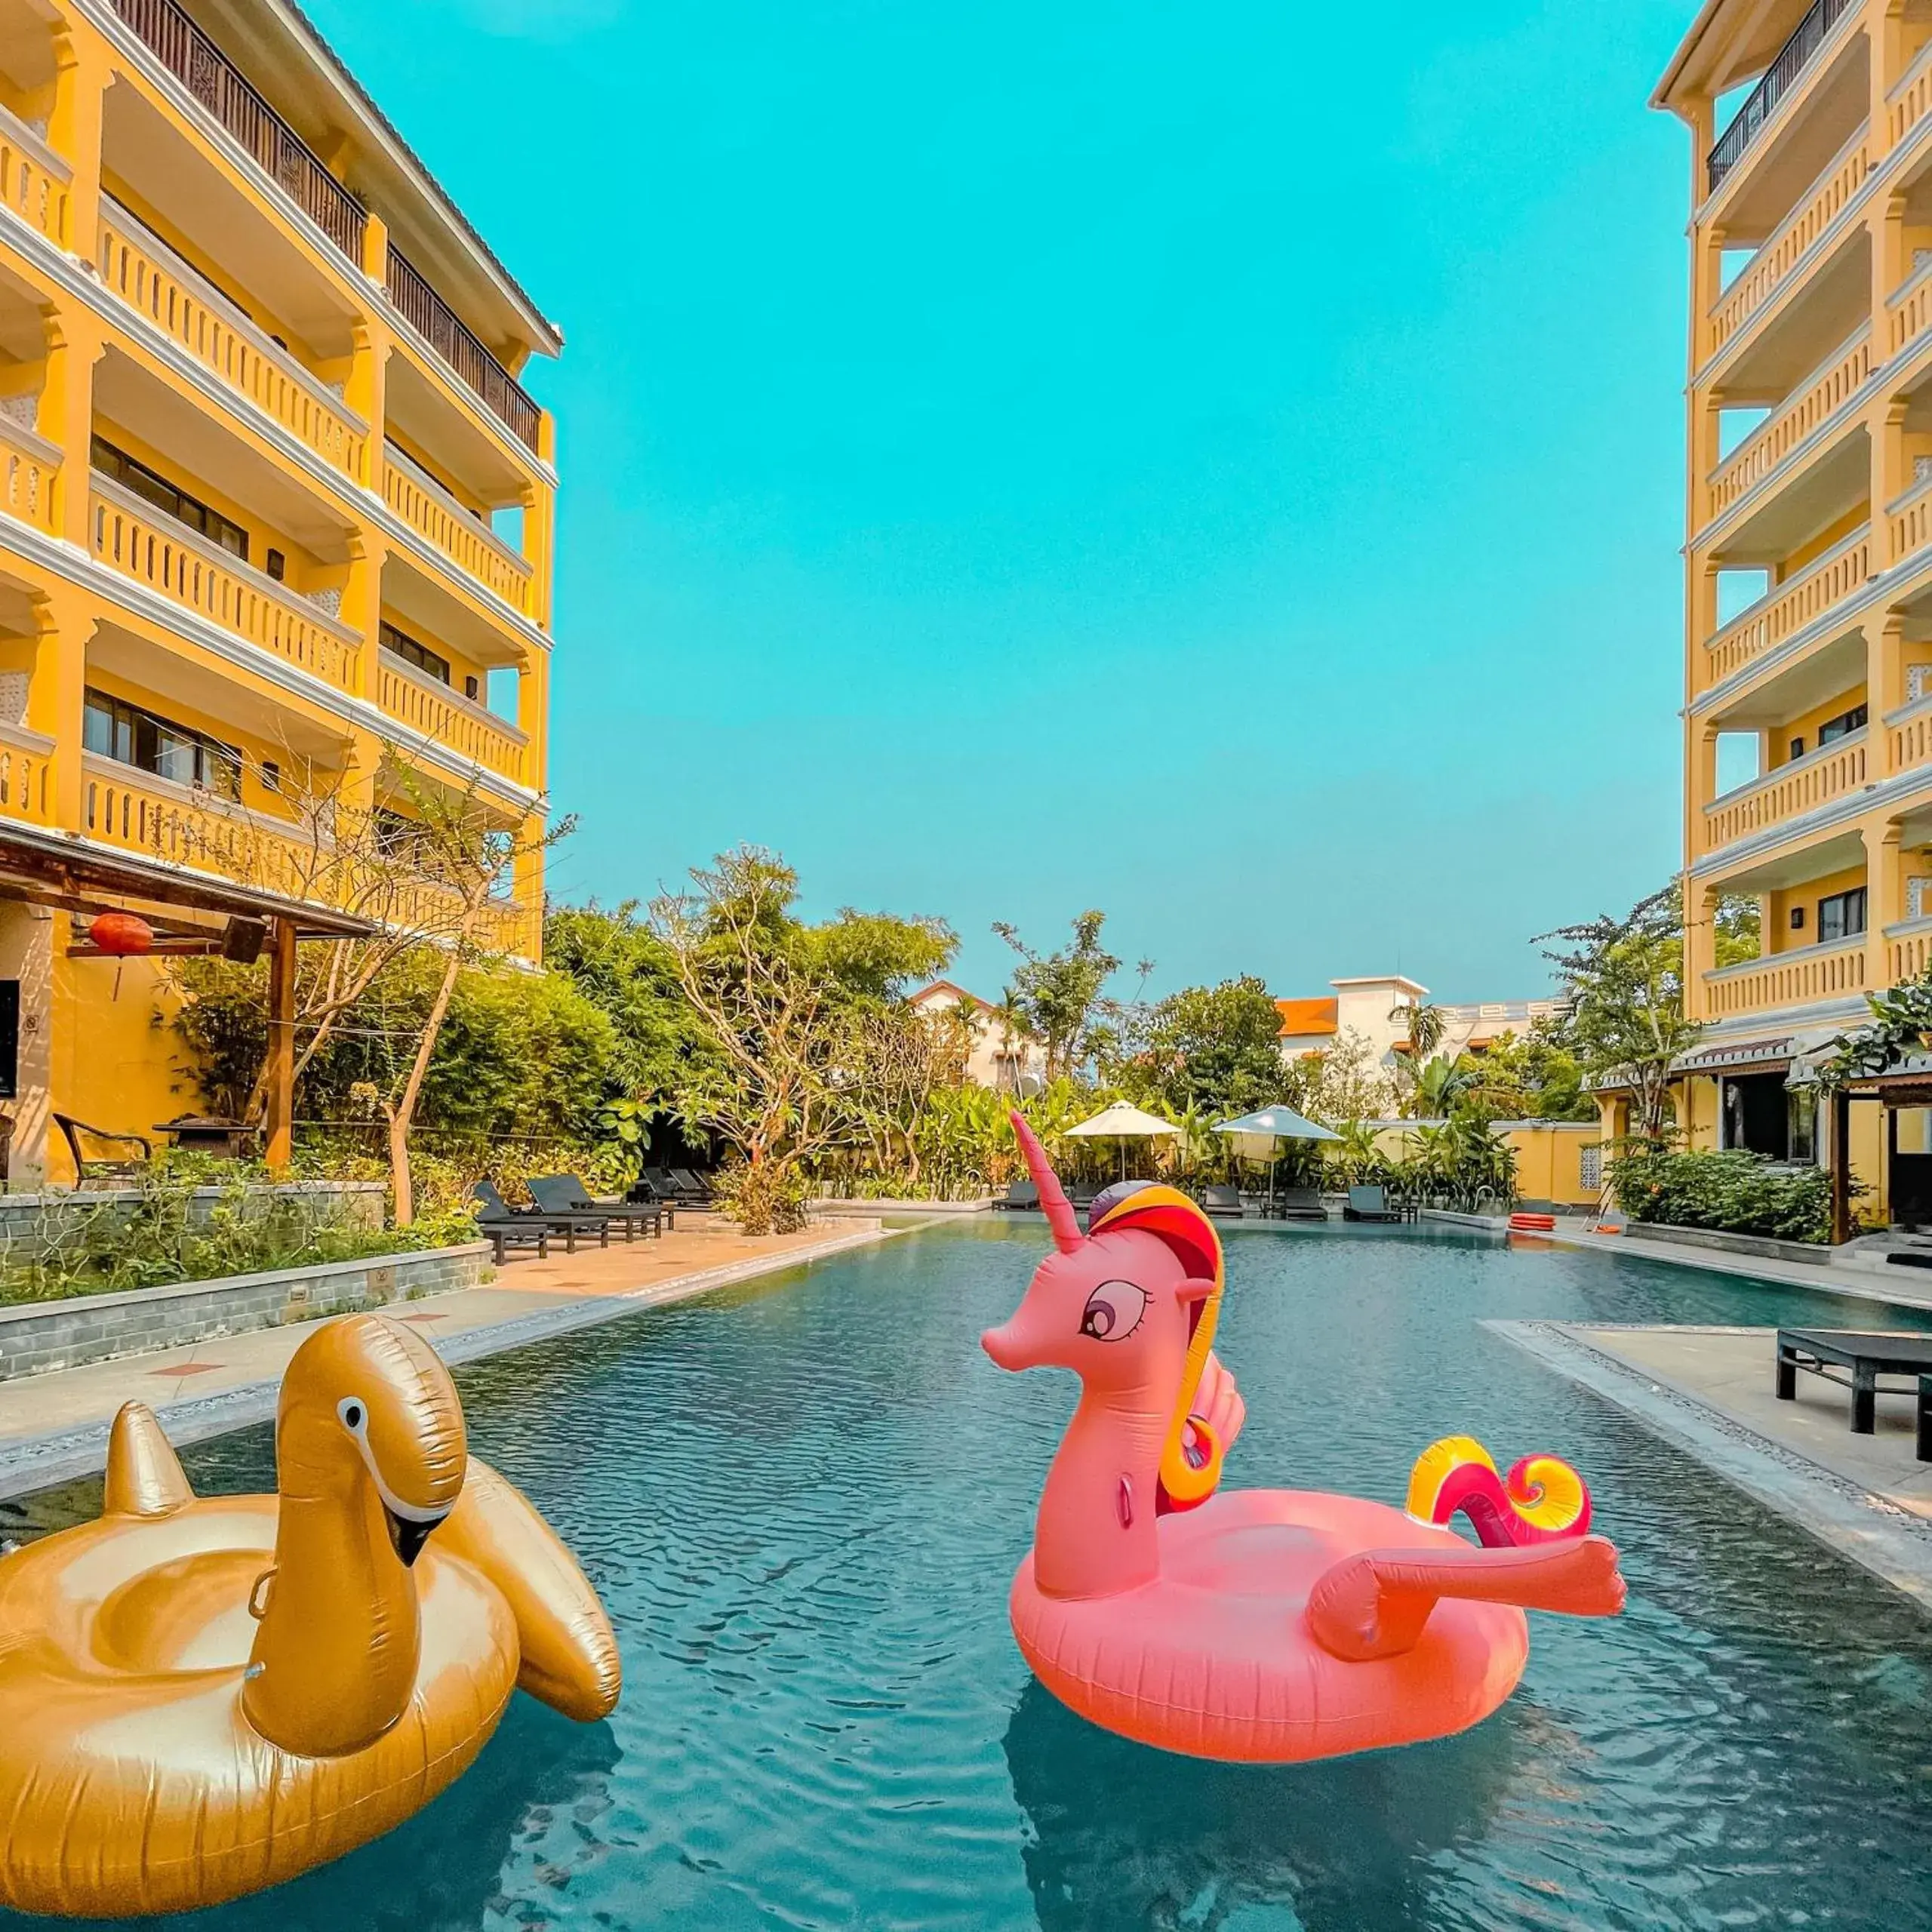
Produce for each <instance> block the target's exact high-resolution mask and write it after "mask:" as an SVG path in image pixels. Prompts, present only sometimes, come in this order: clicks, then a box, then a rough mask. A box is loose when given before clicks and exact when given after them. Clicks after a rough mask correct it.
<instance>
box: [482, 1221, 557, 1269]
mask: <svg viewBox="0 0 1932 1932" xmlns="http://www.w3.org/2000/svg"><path fill="white" fill-rule="evenodd" d="M476 1232H478V1234H479V1235H481V1236H482V1237H483V1238H484V1239H485V1241H488V1243H489V1244H490V1259H491V1260H492V1261H493V1262H494V1263H495V1264H496V1265H497V1266H498V1267H499V1268H500V1267H501V1266H503V1258H504V1257H505V1256H506V1254H509V1252H510V1251H512V1249H515V1248H534V1249H535V1250H536V1251H537V1259H538V1260H540V1261H546V1260H549V1255H550V1230H549V1229H548V1228H546V1226H544V1225H543V1223H542V1222H541V1221H516V1220H511V1221H491V1220H485V1218H484V1217H483V1216H481V1215H480V1214H479V1215H478V1217H476Z"/></svg>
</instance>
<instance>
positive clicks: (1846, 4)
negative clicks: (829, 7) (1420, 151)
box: [116, 0, 1854, 194]
mask: <svg viewBox="0 0 1932 1932" xmlns="http://www.w3.org/2000/svg"><path fill="white" fill-rule="evenodd" d="M116 4H117V5H122V6H125V5H128V0H116ZM1853 4H1854V0H1815V4H1814V5H1813V7H1812V8H1811V10H1810V12H1809V13H1807V14H1806V15H1805V16H1804V19H1803V20H1800V21H1799V22H1798V29H1797V31H1796V32H1795V33H1794V34H1792V36H1791V38H1789V40H1788V41H1786V42H1785V44H1784V45H1783V47H1782V48H1780V50H1779V51H1778V55H1777V59H1776V60H1774V61H1773V62H1772V63H1771V64H1770V66H1769V68H1767V69H1766V70H1765V73H1764V78H1763V79H1762V80H1761V81H1760V82H1758V85H1756V86H1755V88H1752V90H1751V92H1750V94H1749V97H1747V98H1746V101H1745V103H1744V105H1743V106H1742V107H1740V109H1738V110H1737V114H1736V115H1734V117H1733V118H1732V121H1731V123H1730V126H1729V127H1727V128H1725V130H1724V132H1723V133H1722V134H1721V135H1719V136H1718V140H1717V143H1716V145H1715V146H1714V147H1713V148H1712V149H1711V152H1710V154H1709V158H1708V159H1707V161H1706V164H1705V172H1706V175H1707V176H1708V177H1709V183H1710V192H1712V194H1715V193H1716V192H1717V191H1718V187H1719V186H1721V183H1723V180H1724V177H1725V176H1726V175H1727V174H1729V173H1730V171H1731V170H1732V169H1733V168H1735V167H1736V166H1737V164H1738V163H1739V162H1740V161H1741V160H1743V158H1744V153H1745V150H1746V149H1747V148H1749V146H1750V145H1751V143H1752V142H1753V141H1755V140H1756V139H1757V138H1758V134H1759V132H1760V131H1761V130H1762V128H1764V124H1765V123H1766V122H1767V121H1769V120H1770V118H1771V116H1772V115H1774V113H1776V112H1777V108H1778V104H1779V103H1780V101H1782V100H1783V99H1784V98H1785V97H1786V95H1787V94H1789V93H1790V92H1791V91H1792V88H1794V87H1795V86H1796V85H1797V84H1798V76H1799V75H1801V73H1803V72H1804V69H1806V68H1807V67H1808V66H1810V64H1811V62H1812V60H1813V59H1814V57H1816V55H1817V52H1818V50H1819V49H1820V48H1822V47H1823V45H1824V44H1825V42H1826V40H1827V39H1828V38H1829V36H1830V34H1831V31H1832V28H1833V27H1835V26H1837V25H1838V22H1839V20H1841V18H1843V17H1844V15H1845V14H1848V13H1850V11H1852V10H1853Z"/></svg>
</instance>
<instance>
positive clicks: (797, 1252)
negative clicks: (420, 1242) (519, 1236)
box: [0, 1216, 890, 1497]
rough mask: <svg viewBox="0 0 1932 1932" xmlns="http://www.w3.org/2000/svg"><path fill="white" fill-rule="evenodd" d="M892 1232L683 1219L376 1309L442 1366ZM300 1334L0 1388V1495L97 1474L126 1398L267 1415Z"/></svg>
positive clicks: (184, 1350) (170, 1424)
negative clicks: (639, 1236)
mask: <svg viewBox="0 0 1932 1932" xmlns="http://www.w3.org/2000/svg"><path fill="white" fill-rule="evenodd" d="M889 1233H890V1231H889V1230H888V1229H885V1228H884V1227H882V1226H881V1225H880V1224H879V1223H878V1222H877V1221H857V1220H838V1221H835V1222H831V1223H826V1222H818V1223H814V1225H813V1226H811V1227H810V1228H808V1229H805V1230H804V1232H801V1233H799V1234H795V1235H768V1236H765V1237H764V1238H760V1239H758V1240H752V1239H749V1238H747V1237H746V1236H745V1235H741V1234H740V1233H739V1232H738V1231H737V1229H736V1228H735V1227H733V1226H731V1225H730V1224H729V1223H724V1222H721V1221H716V1220H710V1219H709V1217H697V1216H685V1217H681V1224H680V1226H678V1228H677V1229H675V1230H674V1231H673V1232H670V1233H669V1234H666V1235H664V1236H663V1238H661V1239H658V1240H653V1241H635V1242H624V1241H614V1242H613V1243H612V1244H611V1246H610V1247H585V1248H580V1249H579V1250H578V1251H577V1253H576V1254H568V1255H567V1254H552V1256H551V1257H549V1259H548V1260H515V1261H512V1262H511V1263H509V1265H508V1266H506V1267H505V1268H504V1269H502V1270H501V1271H500V1272H499V1273H498V1274H497V1277H496V1278H495V1279H494V1281H491V1282H489V1283H488V1284H486V1285H485V1286H483V1287H475V1288H457V1289H454V1290H453V1291H451V1292H450V1293H449V1294H441V1295H429V1296H425V1297H423V1299H422V1300H418V1301H406V1302H398V1303H395V1304H394V1305H393V1306H392V1307H391V1308H389V1309H387V1310H386V1311H384V1312H386V1313H387V1314H388V1315H390V1316H391V1318H393V1319H394V1320H396V1321H402V1322H407V1323H408V1324H410V1325H411V1326H412V1327H414V1328H416V1329H417V1331H418V1332H419V1333H420V1334H422V1335H423V1336H424V1337H426V1338H427V1340H429V1342H430V1343H431V1344H432V1346H434V1347H435V1349H436V1352H438V1354H439V1355H441V1356H442V1358H444V1360H445V1361H449V1362H465V1361H475V1360H477V1359H478V1358H480V1357H481V1356H484V1355H497V1354H500V1353H501V1352H503V1350H505V1349H518V1348H526V1347H528V1346H530V1345H531V1343H536V1342H542V1341H547V1340H549V1339H550V1338H551V1337H553V1336H556V1335H563V1334H571V1333H572V1332H574V1331H576V1330H578V1329H581V1328H589V1327H595V1326H597V1325H598V1324H600V1323H602V1322H605V1321H616V1320H618V1319H620V1318H621V1317H623V1316H624V1315H632V1314H635V1313H636V1312H638V1310H639V1309H645V1308H657V1307H661V1306H663V1305H664V1304H665V1303H669V1302H675V1301H683V1300H687V1299H688V1297H691V1296H693V1295H699V1294H705V1293H706V1292H707V1291H709V1290H711V1289H713V1288H721V1287H728V1286H730V1285H731V1284H733V1283H735V1282H739V1281H750V1280H752V1279H753V1278H755V1277H757V1276H758V1275H768V1274H771V1273H773V1272H776V1271H777V1270H778V1269H784V1268H792V1267H797V1266H801V1265H804V1264H808V1263H811V1262H814V1261H818V1260H823V1259H824V1258H826V1257H828V1256H830V1255H834V1254H844V1253H846V1252H847V1251H849V1250H851V1249H853V1248H856V1247H869V1246H870V1245H871V1244H872V1243H874V1242H875V1241H882V1240H884V1239H887V1238H888V1236H889ZM309 1332H310V1327H309V1324H306V1323H302V1324H294V1325H291V1326H290V1327H282V1328H260V1329H255V1330H253V1331H250V1332H249V1333H248V1334H238V1335H224V1336H220V1337H215V1338H214V1339H212V1340H208V1341H203V1342H195V1343H189V1344H186V1345H185V1346H182V1347H179V1348H173V1349H160V1350H158V1351H156V1352H153V1353H152V1354H147V1355H130V1356H125V1357H124V1358H122V1359H121V1360H119V1361H109V1362H96V1363H93V1364H89V1365H88V1366H87V1367H82V1368H69V1369H59V1370H56V1371H53V1372H52V1373H51V1374H45V1375H35V1376H29V1377H24V1378H23V1379H22V1380H19V1381H14V1382H8V1383H5V1384H0V1497H9V1496H21V1495H25V1494H29V1493H30V1492H31V1491H34V1490H37V1489H45V1488H47V1487H49V1486H51V1484H55V1483H60V1482H68V1481H72V1480H73V1479H74V1478H76V1477H79V1476H85V1475H95V1474H97V1473H98V1472H100V1469H102V1468H103V1466H104V1464H105V1462H106V1454H107V1432H108V1427H109V1423H111V1422H112V1420H113V1417H114V1415H115V1412H116V1411H118V1409H119V1408H120V1407H121V1405H122V1404H123V1403H124V1402H128V1401H143V1402H146V1404H149V1407H152V1409H153V1410H154V1411H155V1414H157V1415H158V1416H159V1417H160V1418H161V1422H162V1427H163V1428H164V1429H165V1430H166V1431H167V1432H168V1438H169V1439H170V1440H171V1441H173V1442H174V1443H175V1444H177V1445H180V1444H187V1443H190V1442H198V1441H204V1440H205V1439H206V1438H208V1437H209V1436H212V1435H222V1434H223V1433H225V1432H226V1431H228V1430H229V1429H242V1428H246V1427H247V1426H248V1425H250V1424H251V1423H257V1422H263V1421H266V1420H267V1419H268V1418H269V1417H271V1416H272V1415H273V1414H274V1413H275V1396H276V1393H277V1391H278V1389H279V1388H280V1386H281V1374H282V1371H283V1370H284V1369H285V1367H287V1366H288V1359H289V1358H290V1356H291V1355H294V1352H295V1351H296V1350H297V1349H298V1348H299V1347H300V1346H301V1345H302V1343H303V1340H305V1339H306V1337H307V1336H308V1335H309Z"/></svg>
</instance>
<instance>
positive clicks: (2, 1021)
mask: <svg viewBox="0 0 1932 1932" xmlns="http://www.w3.org/2000/svg"><path fill="white" fill-rule="evenodd" d="M19 1098H20V981H19V980H0V1100H18V1099H19Z"/></svg>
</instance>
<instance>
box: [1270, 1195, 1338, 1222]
mask: <svg viewBox="0 0 1932 1932" xmlns="http://www.w3.org/2000/svg"><path fill="white" fill-rule="evenodd" d="M1275 1213H1276V1214H1278V1216H1280V1217H1281V1219H1282V1220H1284V1221H1325V1220H1327V1218H1328V1211H1327V1208H1326V1207H1324V1206H1323V1205H1322V1204H1321V1193H1320V1191H1319V1190H1318V1189H1315V1188H1312V1187H1287V1188H1284V1189H1282V1190H1281V1198H1280V1200H1279V1201H1277V1202H1276V1203H1275Z"/></svg>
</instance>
